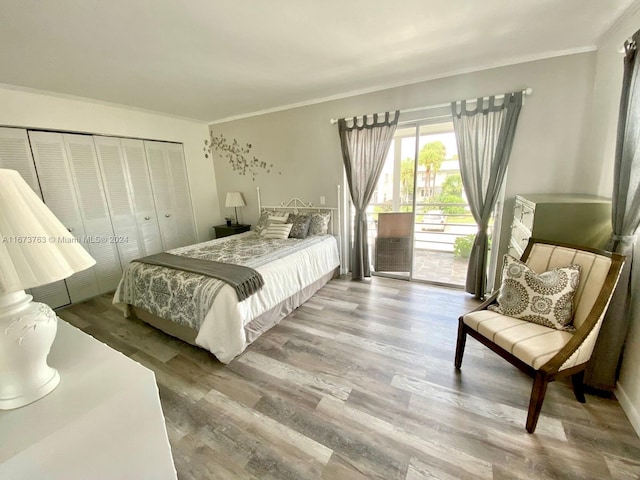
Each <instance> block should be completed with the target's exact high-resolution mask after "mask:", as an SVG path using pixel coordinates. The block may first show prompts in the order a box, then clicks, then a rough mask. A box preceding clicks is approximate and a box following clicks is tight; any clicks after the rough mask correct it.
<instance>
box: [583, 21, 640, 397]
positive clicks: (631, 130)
mask: <svg viewBox="0 0 640 480" xmlns="http://www.w3.org/2000/svg"><path fill="white" fill-rule="evenodd" d="M638 41H640V30H639V31H638V32H636V33H635V34H634V35H633V37H632V38H631V41H627V42H625V53H626V55H625V57H624V75H623V78H622V94H621V97H620V113H619V116H618V135H617V141H616V153H615V155H616V156H615V163H614V179H613V195H612V212H611V216H612V224H613V235H612V236H611V239H610V240H609V244H608V246H607V250H611V251H613V252H617V253H621V254H622V255H626V257H627V259H626V262H625V266H624V269H623V270H622V274H621V275H620V280H619V281H618V286H617V287H616V290H615V292H614V294H613V298H612V299H611V303H610V305H609V309H608V310H607V314H606V316H605V318H604V322H603V324H602V330H601V331H600V335H599V336H598V342H597V343H596V347H595V350H594V352H593V356H592V358H591V364H590V365H589V368H588V369H587V372H586V375H585V382H586V383H587V385H589V386H591V387H594V388H597V389H599V390H613V389H614V387H615V382H616V378H617V373H618V366H619V362H620V359H621V352H622V348H623V345H624V341H625V338H626V336H627V330H628V328H629V316H630V303H629V302H630V297H631V264H632V261H633V249H634V245H635V243H636V237H635V234H636V231H637V229H638V225H639V224H640V189H639V188H638V187H639V186H640V85H638V82H639V81H640V80H639V77H640V74H639V73H638V71H639V70H640V62H639V61H637V45H638Z"/></svg>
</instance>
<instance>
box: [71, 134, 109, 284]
mask: <svg viewBox="0 0 640 480" xmlns="http://www.w3.org/2000/svg"><path fill="white" fill-rule="evenodd" d="M63 138H64V143H65V147H66V150H67V158H68V159H69V165H70V166H71V174H72V176H73V180H74V186H75V189H76V195H77V198H78V206H79V207H80V214H81V216H82V222H83V223H84V227H85V233H86V235H87V237H88V239H89V241H88V242H87V243H86V244H85V247H86V248H87V250H88V251H89V253H90V254H91V256H92V257H93V258H95V259H96V266H95V269H96V276H97V278H98V287H99V288H100V293H104V292H110V291H112V290H115V289H116V287H117V286H118V282H119V281H120V278H122V267H121V266H120V259H119V257H118V249H117V246H116V245H117V244H116V243H115V242H114V241H113V237H114V232H113V226H112V225H111V217H110V215H109V208H108V206H107V199H106V197H105V194H104V188H103V185H102V178H101V176H100V168H99V166H98V158H97V156H96V150H95V146H94V143H93V137H91V136H89V135H69V134H64V135H63Z"/></svg>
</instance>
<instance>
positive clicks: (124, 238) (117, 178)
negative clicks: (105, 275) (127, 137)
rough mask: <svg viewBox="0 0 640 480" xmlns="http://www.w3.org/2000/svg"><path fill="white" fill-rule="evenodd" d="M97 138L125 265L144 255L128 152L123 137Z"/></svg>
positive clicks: (107, 195) (108, 196)
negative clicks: (123, 144)
mask: <svg viewBox="0 0 640 480" xmlns="http://www.w3.org/2000/svg"><path fill="white" fill-rule="evenodd" d="M93 141H94V143H95V146H96V151H97V153H98V163H99V165H100V172H101V174H102V183H103V186H104V190H105V194H106V198H107V204H108V205H109V212H110V213H111V225H112V226H113V232H114V234H115V237H116V238H115V241H116V248H117V249H118V254H119V255H120V260H121V261H122V266H123V267H124V266H126V265H127V264H128V263H129V262H130V261H131V260H134V259H136V258H140V257H142V256H144V252H143V250H142V242H141V241H140V239H139V238H138V224H137V222H136V214H135V211H134V209H133V198H132V195H131V188H130V186H129V178H128V175H127V166H126V164H125V161H124V153H123V151H122V146H121V145H120V139H119V138H114V137H99V136H94V137H93Z"/></svg>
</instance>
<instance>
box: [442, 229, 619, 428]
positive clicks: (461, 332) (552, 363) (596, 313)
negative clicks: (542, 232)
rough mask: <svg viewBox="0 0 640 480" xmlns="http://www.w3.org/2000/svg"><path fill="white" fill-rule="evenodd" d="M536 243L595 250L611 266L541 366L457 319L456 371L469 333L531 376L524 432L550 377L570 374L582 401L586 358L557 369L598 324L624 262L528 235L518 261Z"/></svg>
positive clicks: (534, 419) (493, 297)
mask: <svg viewBox="0 0 640 480" xmlns="http://www.w3.org/2000/svg"><path fill="white" fill-rule="evenodd" d="M536 243H541V244H547V245H554V246H558V247H566V248H571V249H575V250H582V251H585V252H590V253H595V254H597V255H602V256H606V257H609V258H611V266H610V267H609V272H608V273H607V276H606V278H605V281H604V283H603V285H602V289H601V290H600V293H599V294H598V298H597V300H596V301H595V303H594V304H593V307H592V308H591V311H590V312H589V314H588V315H587V317H586V319H585V321H584V323H583V324H582V326H581V327H580V328H578V329H577V330H576V332H575V333H574V335H573V337H572V338H571V340H569V342H568V343H567V344H566V345H565V346H564V347H563V348H562V349H561V350H560V351H559V352H558V353H557V354H555V355H554V356H553V357H552V358H551V359H550V360H548V361H547V362H546V363H545V364H544V365H542V366H541V367H540V368H539V369H537V370H536V369H534V368H533V367H531V366H530V365H528V364H527V363H525V362H523V361H522V360H520V359H519V358H518V357H516V356H515V355H513V354H512V353H510V352H508V351H507V350H505V349H504V348H502V347H500V346H499V345H496V344H495V343H494V342H492V341H491V340H489V339H488V338H486V337H484V336H483V335H482V334H480V333H478V332H477V331H475V330H474V329H473V328H471V327H469V326H467V325H466V324H465V323H464V320H463V317H464V315H462V316H461V317H460V318H459V320H458V322H459V323H458V341H457V345H456V356H455V367H456V369H457V370H459V369H460V367H461V366H462V357H463V354H464V347H465V344H466V340H467V335H470V336H471V337H473V338H475V339H476V340H478V341H479V342H480V343H482V344H483V345H485V346H486V347H488V348H489V349H491V350H492V351H494V352H495V353H497V354H498V355H500V356H501V357H502V358H504V359H505V360H507V361H508V362H509V363H511V364H512V365H514V366H516V367H517V368H519V369H520V370H521V371H523V372H524V373H526V374H527V375H529V376H530V377H533V379H534V381H533V388H532V390H531V399H530V400H529V411H528V414H527V424H526V428H527V432H529V433H533V432H534V431H535V429H536V425H537V423H538V417H539V416H540V410H541V409H542V402H543V401H544V396H545V393H546V391H547V385H548V384H549V382H553V381H554V380H557V379H559V378H564V377H568V376H570V377H571V381H572V384H573V391H574V394H575V396H576V400H578V402H580V403H585V401H586V400H585V398H584V386H583V379H584V372H585V369H586V368H587V365H588V364H589V362H588V361H587V362H585V363H582V364H580V365H576V366H574V367H571V368H567V369H564V370H560V367H561V366H562V365H563V364H564V363H565V362H566V361H567V359H568V358H569V357H571V355H572V354H573V353H574V352H575V351H576V350H577V349H578V347H579V346H580V345H582V343H583V342H584V341H585V339H586V338H587V336H588V335H589V333H591V330H593V328H594V327H595V326H596V324H597V323H598V320H599V319H600V316H601V315H602V314H603V312H604V310H605V309H606V308H607V305H608V303H609V301H610V299H611V296H612V295H613V291H614V290H615V287H616V283H617V282H618V277H619V275H620V272H621V271H622V266H623V264H624V256H623V255H619V254H617V253H611V252H605V251H603V250H597V249H593V248H587V247H579V246H575V245H568V244H563V243H556V242H548V241H545V240H539V239H534V238H531V239H530V240H529V243H528V245H527V248H526V249H525V251H524V253H523V254H522V258H521V260H522V261H523V262H526V260H527V259H528V258H529V254H530V253H531V249H532V248H533V245H534V244H536ZM499 293H500V292H499V291H497V292H496V293H494V294H493V295H491V297H490V298H488V299H487V300H486V301H485V302H484V303H482V304H481V305H479V306H478V307H476V308H475V309H473V310H471V311H469V312H467V314H468V313H472V312H477V311H480V310H486V309H487V307H488V306H489V305H491V304H493V303H496V299H497V298H498V294H499ZM467 314H465V315H467Z"/></svg>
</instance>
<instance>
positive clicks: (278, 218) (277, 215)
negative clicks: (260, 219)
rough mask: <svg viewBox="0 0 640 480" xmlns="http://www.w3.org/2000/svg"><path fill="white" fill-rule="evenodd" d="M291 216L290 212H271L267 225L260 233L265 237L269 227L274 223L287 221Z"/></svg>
mask: <svg viewBox="0 0 640 480" xmlns="http://www.w3.org/2000/svg"><path fill="white" fill-rule="evenodd" d="M288 218H289V212H271V213H269V215H268V216H267V223H266V226H265V227H263V228H262V229H260V231H258V234H259V235H260V236H261V237H264V234H265V233H267V227H268V226H269V225H271V224H272V223H285V222H286V221H287V219H288Z"/></svg>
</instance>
